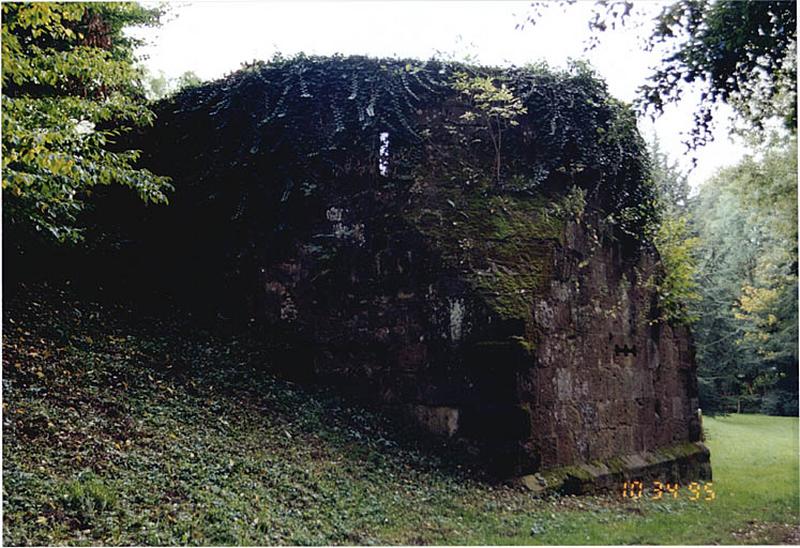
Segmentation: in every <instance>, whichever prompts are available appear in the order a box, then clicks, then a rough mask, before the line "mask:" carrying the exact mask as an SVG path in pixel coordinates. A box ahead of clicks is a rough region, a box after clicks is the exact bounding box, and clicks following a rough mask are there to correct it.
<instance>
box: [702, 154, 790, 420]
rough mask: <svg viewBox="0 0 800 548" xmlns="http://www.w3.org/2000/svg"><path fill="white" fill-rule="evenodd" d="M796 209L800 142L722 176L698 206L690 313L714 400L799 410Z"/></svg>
mask: <svg viewBox="0 0 800 548" xmlns="http://www.w3.org/2000/svg"><path fill="white" fill-rule="evenodd" d="M796 205H797V148H796V142H795V140H794V139H788V140H787V141H786V142H783V143H780V144H777V145H776V144H772V145H770V146H769V147H768V148H767V149H766V150H764V151H762V154H761V157H749V158H746V159H745V160H743V161H742V162H740V163H739V164H738V165H736V166H734V167H732V168H728V169H725V170H722V171H721V172H720V173H719V174H718V175H717V176H716V177H714V178H713V179H711V180H710V181H708V182H707V183H706V184H705V185H704V186H703V187H702V188H701V191H700V195H699V196H698V198H697V199H696V201H695V203H694V204H693V225H694V226H695V229H696V230H697V233H698V235H699V237H700V245H699V246H698V250H697V261H698V263H699V267H698V270H697V272H698V287H699V292H700V294H701V297H702V299H701V300H699V301H697V302H695V303H691V309H692V313H693V314H694V315H695V316H697V317H698V318H699V319H698V321H697V323H696V324H695V326H694V327H695V329H694V331H695V336H696V341H697V360H698V367H699V369H698V376H699V378H700V381H701V388H703V387H705V388H704V389H703V390H701V399H703V398H705V400H706V402H708V395H709V394H712V395H719V396H721V397H722V401H721V403H722V404H723V405H724V403H725V402H724V398H726V397H727V398H729V399H730V398H732V399H734V400H735V401H736V407H733V408H734V409H736V408H741V404H742V401H744V402H745V404H747V403H748V402H749V404H750V408H749V410H751V411H757V410H758V409H759V407H758V405H759V403H760V402H761V403H762V404H763V405H765V406H766V407H764V408H763V410H764V411H766V412H771V413H780V414H786V413H796V412H797V409H796V408H797V398H796V395H797V358H798V351H797V244H796V242H797V210H796ZM712 399H714V398H712ZM717 399H719V398H717ZM770 402H771V403H770ZM767 403H769V405H767ZM704 405H706V404H704ZM744 409H747V406H746V405H745V407H744Z"/></svg>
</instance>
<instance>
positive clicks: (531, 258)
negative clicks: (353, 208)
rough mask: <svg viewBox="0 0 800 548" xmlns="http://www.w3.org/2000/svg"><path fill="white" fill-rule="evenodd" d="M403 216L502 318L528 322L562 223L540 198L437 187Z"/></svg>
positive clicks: (546, 200) (548, 274) (559, 235)
mask: <svg viewBox="0 0 800 548" xmlns="http://www.w3.org/2000/svg"><path fill="white" fill-rule="evenodd" d="M419 202H420V204H424V207H422V205H420V206H414V205H412V207H410V208H409V210H408V211H407V213H406V217H407V218H408V219H409V220H410V221H411V223H412V224H413V225H414V226H415V227H416V228H417V229H418V230H420V231H421V232H422V233H423V234H425V236H426V237H427V238H428V239H429V240H430V241H431V242H432V243H433V245H434V246H435V248H436V249H437V250H438V251H439V252H440V253H441V255H442V258H443V259H444V260H445V262H446V263H448V264H449V266H451V267H454V268H456V269H458V270H459V271H461V273H462V274H463V275H464V277H465V279H466V280H467V282H468V283H469V284H470V285H471V286H472V287H473V288H474V289H475V290H476V291H477V292H478V293H479V294H480V295H482V296H483V297H484V298H485V299H486V302H487V303H488V304H489V305H490V307H491V308H492V309H493V310H495V311H496V312H497V313H498V315H499V316H500V317H501V318H527V317H528V316H529V315H530V307H531V305H532V303H533V298H534V296H535V295H536V294H537V293H539V292H541V290H542V288H543V287H544V284H545V283H546V282H547V281H548V280H549V277H550V275H551V269H552V248H553V245H554V244H555V243H557V242H560V241H561V238H562V237H563V232H564V224H565V223H564V221H563V220H562V219H561V218H559V217H557V216H555V215H551V214H548V210H549V206H550V205H551V201H549V200H548V199H546V198H544V197H541V196H531V197H520V196H512V195H488V196H486V195H483V194H482V193H480V192H478V191H469V192H465V191H462V190H460V189H454V188H447V187H439V188H436V189H435V190H433V191H432V192H431V193H430V194H428V195H426V196H425V197H424V199H421V200H419Z"/></svg>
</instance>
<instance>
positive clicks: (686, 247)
mask: <svg viewBox="0 0 800 548" xmlns="http://www.w3.org/2000/svg"><path fill="white" fill-rule="evenodd" d="M650 157H651V169H650V177H651V179H652V181H653V186H654V188H655V191H656V201H657V208H658V219H659V222H658V226H657V228H656V230H655V234H654V237H653V243H654V244H655V246H656V249H658V252H659V254H660V255H661V262H662V264H663V266H664V275H663V277H661V278H660V279H658V280H656V283H655V288H656V292H657V294H658V297H659V307H660V309H661V312H662V317H661V319H662V320H666V321H672V322H680V323H692V322H694V321H696V320H697V317H696V316H694V315H693V314H692V313H691V308H690V306H689V305H691V304H692V303H694V302H695V301H697V300H698V299H699V298H700V295H699V294H698V291H697V281H696V279H695V276H696V270H697V264H696V260H695V250H696V248H697V245H698V244H699V240H698V238H697V237H696V236H695V235H694V234H693V233H692V230H691V216H690V214H689V182H688V178H687V176H686V174H685V173H684V172H682V171H681V170H680V169H679V167H678V164H677V162H674V161H671V160H670V158H669V156H667V154H666V153H665V152H663V151H662V149H661V145H660V143H659V141H658V138H655V137H654V139H653V141H652V143H651V144H650Z"/></svg>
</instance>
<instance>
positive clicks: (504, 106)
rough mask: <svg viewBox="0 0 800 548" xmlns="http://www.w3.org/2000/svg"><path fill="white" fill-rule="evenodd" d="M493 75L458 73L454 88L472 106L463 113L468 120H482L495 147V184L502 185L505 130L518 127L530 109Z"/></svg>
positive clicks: (463, 118) (462, 117)
mask: <svg viewBox="0 0 800 548" xmlns="http://www.w3.org/2000/svg"><path fill="white" fill-rule="evenodd" d="M495 81H496V78H493V77H491V76H479V75H476V76H470V75H468V74H467V73H465V72H457V73H455V75H454V81H453V89H455V90H456V91H458V92H460V93H461V94H463V95H465V96H466V97H467V99H468V100H469V102H470V105H471V106H472V110H468V111H467V112H465V113H464V114H462V115H461V119H462V120H465V121H467V122H472V121H476V120H477V121H480V123H481V124H482V127H483V128H484V129H485V130H486V132H487V133H488V135H489V138H490V139H491V141H492V146H493V147H494V153H495V160H494V170H495V184H497V185H498V186H499V185H500V182H501V181H500V168H501V157H500V153H501V151H502V147H503V132H504V131H505V130H506V129H508V128H509V127H512V126H518V125H519V122H518V121H517V120H516V118H517V117H518V116H520V115H522V114H525V113H527V112H528V109H527V108H525V105H523V104H522V101H521V100H520V99H519V98H518V97H515V96H514V94H513V93H512V92H511V90H510V89H508V86H506V84H504V83H502V82H500V83H499V85H498V84H497V83H495Z"/></svg>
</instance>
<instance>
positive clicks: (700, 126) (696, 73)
mask: <svg viewBox="0 0 800 548" xmlns="http://www.w3.org/2000/svg"><path fill="white" fill-rule="evenodd" d="M575 2H576V0H558V1H557V2H533V3H532V10H531V12H530V13H529V14H528V15H527V17H526V20H525V22H523V23H521V24H519V25H518V27H524V26H525V24H527V23H529V24H532V25H533V24H536V21H537V19H538V18H539V17H541V14H542V11H543V10H544V9H545V8H546V7H549V6H552V5H554V4H555V5H559V6H561V7H562V8H563V7H565V6H568V5H572V4H575ZM636 7H637V6H636V4H635V3H634V2H632V1H630V0H597V1H596V2H594V6H593V8H592V14H591V18H590V19H589V21H588V26H589V28H590V29H591V30H592V32H593V34H592V36H591V37H590V39H589V43H588V45H587V49H591V48H593V47H595V46H596V45H597V44H598V43H599V38H598V35H599V34H600V33H602V32H605V31H608V30H613V29H616V28H621V27H623V26H625V25H626V23H627V22H629V21H630V19H631V17H632V16H633V14H634V13H635V12H636ZM648 32H649V33H650V36H649V37H648V39H647V45H646V48H647V50H649V51H657V52H659V54H660V55H662V58H661V61H660V63H658V64H657V65H656V68H655V69H654V71H653V73H652V74H651V75H650V76H649V77H648V81H647V83H645V84H644V85H642V86H641V88H640V90H639V100H638V101H637V103H638V107H639V108H640V109H641V110H642V111H643V112H649V113H651V114H653V115H660V114H661V113H662V112H663V110H664V107H665V106H666V105H668V104H670V103H674V102H676V101H679V100H680V99H681V97H682V96H683V95H684V94H685V93H686V92H687V91H688V90H689V88H695V89H699V90H700V92H701V93H700V101H701V103H700V105H699V107H698V110H697V111H696V112H695V114H694V125H693V127H692V130H691V132H690V135H689V139H688V142H687V143H686V144H687V145H688V146H689V148H690V149H692V150H694V149H697V148H698V147H700V146H702V145H704V144H705V143H707V142H708V141H709V140H710V138H711V124H712V120H713V115H714V108H715V106H716V104H717V103H727V104H729V105H731V106H732V107H733V108H734V109H735V110H736V111H737V112H738V114H740V115H741V116H742V118H743V119H744V120H745V121H746V122H747V123H748V124H749V125H750V126H751V127H752V128H754V129H755V130H756V131H757V132H758V131H760V130H762V129H763V128H764V125H765V122H766V121H767V120H769V119H772V118H779V119H781V120H782V121H783V123H784V125H785V127H786V128H787V129H788V130H789V131H790V132H793V133H795V132H796V126H797V105H796V102H797V99H796V98H797V85H796V79H797V45H796V43H797V3H796V2H795V1H793V0H792V1H784V0H773V1H766V0H739V1H730V0H723V1H719V2H707V1H703V0H673V1H671V2H668V3H666V5H664V7H663V8H662V10H661V12H660V13H659V15H658V16H657V17H656V18H655V19H654V21H653V26H652V27H651V29H649V31H648Z"/></svg>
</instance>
